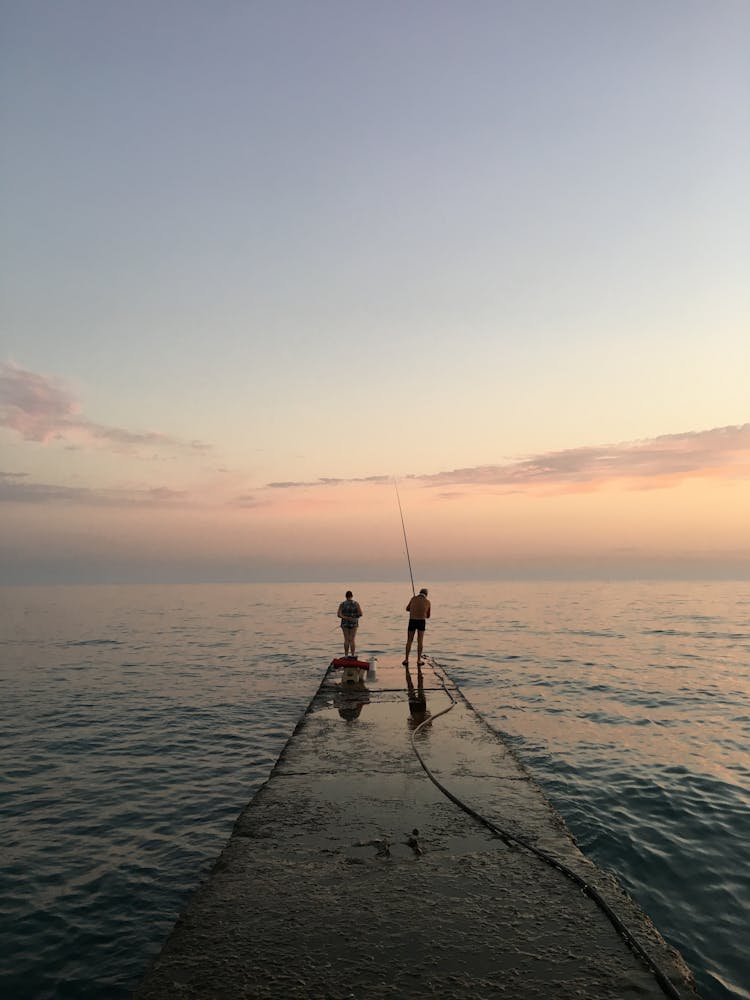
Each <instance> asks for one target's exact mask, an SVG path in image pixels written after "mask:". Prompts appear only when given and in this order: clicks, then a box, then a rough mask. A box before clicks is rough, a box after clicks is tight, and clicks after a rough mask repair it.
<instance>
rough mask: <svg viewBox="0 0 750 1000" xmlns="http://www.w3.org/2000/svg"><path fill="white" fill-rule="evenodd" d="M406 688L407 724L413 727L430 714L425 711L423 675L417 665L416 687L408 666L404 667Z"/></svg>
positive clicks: (425, 699) (425, 700)
mask: <svg viewBox="0 0 750 1000" xmlns="http://www.w3.org/2000/svg"><path fill="white" fill-rule="evenodd" d="M406 690H407V692H408V694H407V697H408V699H409V714H410V715H411V718H410V719H409V725H410V726H411V727H412V728H414V727H416V726H418V725H419V724H420V723H422V722H424V721H425V719H426V718H427V717H428V716H429V714H430V713H429V712H428V711H427V698H426V697H425V693H424V676H423V675H422V669H421V667H417V686H416V688H415V687H414V681H413V680H412V679H411V674H410V673H409V668H408V667H407V668H406Z"/></svg>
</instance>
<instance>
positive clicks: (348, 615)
mask: <svg viewBox="0 0 750 1000" xmlns="http://www.w3.org/2000/svg"><path fill="white" fill-rule="evenodd" d="M336 614H337V615H338V616H339V618H340V619H341V631H342V632H343V634H344V656H351V657H353V658H354V657H355V656H356V654H355V652H354V644H355V639H356V637H357V627H358V626H359V619H360V618H361V617H362V608H361V607H360V606H359V601H355V600H353V599H352V592H351V590H347V592H346V599H345V600H343V601H342V602H341V604H339V609H338V611H337V612H336Z"/></svg>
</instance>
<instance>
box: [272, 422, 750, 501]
mask: <svg viewBox="0 0 750 1000" xmlns="http://www.w3.org/2000/svg"><path fill="white" fill-rule="evenodd" d="M698 477H701V478H708V477H724V478H732V477H736V478H748V477H750V424H741V425H739V426H734V427H716V428H713V429H712V430H706V431H686V432H685V433H682V434H665V435H662V436H661V437H656V438H650V439H648V440H644V441H631V442H624V443H620V444H615V445H593V446H585V447H581V448H569V449H565V450H563V451H548V452H540V453H539V454H536V455H530V456H528V457H526V458H522V459H519V460H518V461H515V462H507V463H503V464H492V465H474V466H469V467H467V468H462V469H451V470H446V471H443V472H431V473H413V474H411V475H409V476H406V477H404V478H405V480H406V481H410V482H418V483H421V484H423V485H424V486H427V487H430V488H431V487H438V488H440V489H441V493H440V494H439V495H440V498H441V499H445V500H454V499H458V498H460V497H461V496H463V495H464V494H465V491H466V490H468V489H470V488H475V487H486V488H488V489H492V490H498V491H500V492H503V493H528V492H530V491H544V492H550V493H557V494H560V493H584V492H592V491H594V490H596V489H598V488H599V487H601V486H603V485H605V484H607V483H620V484H622V485H625V486H628V487H629V488H633V489H639V490H644V489H662V488H665V487H668V486H674V485H677V484H678V483H679V482H681V481H682V480H683V479H688V478H698ZM392 482H393V477H392V476H382V475H377V476H367V477H365V478H352V479H340V478H333V477H324V478H323V477H322V478H320V479H316V480H310V481H286V482H273V483H268V484H267V488H268V489H275V490H284V489H295V488H297V489H298V488H305V489H311V488H314V487H331V486H344V485H349V484H354V483H372V484H386V485H388V484H391V483H392ZM462 488H463V489H462Z"/></svg>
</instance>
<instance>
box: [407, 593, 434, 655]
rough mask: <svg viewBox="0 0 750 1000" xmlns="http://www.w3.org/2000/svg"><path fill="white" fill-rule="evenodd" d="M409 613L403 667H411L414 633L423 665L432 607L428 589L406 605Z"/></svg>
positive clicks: (416, 595)
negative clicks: (424, 643) (425, 633)
mask: <svg viewBox="0 0 750 1000" xmlns="http://www.w3.org/2000/svg"><path fill="white" fill-rule="evenodd" d="M406 610H407V611H408V612H409V628H408V631H407V633H406V657H405V658H404V663H403V665H404V666H405V667H408V666H409V651H410V650H411V644H412V642H414V633H415V632H416V633H417V662H418V663H420V664H421V663H422V643H423V642H424V630H425V627H426V625H427V619H428V618H429V617H430V610H431V605H430V602H429V601H428V600H427V587H422V589H421V590H420V591H419V593H418V594H415V595H414V596H413V597H412V598H411V600H410V601H409V603H408V604H407V605H406Z"/></svg>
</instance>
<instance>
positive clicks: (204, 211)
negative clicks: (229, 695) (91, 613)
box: [0, 0, 750, 586]
mask: <svg viewBox="0 0 750 1000" xmlns="http://www.w3.org/2000/svg"><path fill="white" fill-rule="evenodd" d="M0 38H1V41H0V129H1V130H2V135H3V137H4V142H3V151H2V155H1V158H0V171H1V174H0V176H1V177H2V185H1V191H0V211H1V212H2V227H1V229H2V235H0V255H1V259H0V265H1V266H0V272H1V275H2V276H1V277H0V292H1V302H2V304H1V306H0V309H1V314H0V583H3V584H22V583H23V584H25V583H65V582H71V583H81V582H83V583H98V582H181V581H184V582H202V581H230V582H232V581H243V580H248V581H254V580H269V581H277V580H321V581H324V580H341V581H361V580H369V579H373V580H375V579H402V578H406V579H408V568H407V560H406V550H405V544H404V533H403V531H402V523H401V519H400V514H399V507H398V499H399V498H400V501H401V505H402V510H403V518H404V525H405V528H406V537H407V540H408V545H409V554H410V557H411V561H412V565H413V570H414V573H415V576H416V578H417V586H419V585H420V581H421V582H430V581H431V580H436V579H484V578H488V579H492V578H520V579H536V578H544V579H547V578H555V579H558V578H561V579H566V578H570V579H579V578H592V577H593V578H604V579H610V578H615V579H619V578H638V579H640V578H647V579H651V578H728V579H750V515H749V512H750V323H749V320H750V185H749V184H748V177H750V5H749V4H748V3H747V2H746V0H705V2H697V0H657V2H654V0H607V2H604V3H602V2H601V0H519V2H514V0H493V2H484V0H472V2H471V3H469V4H466V3H458V2H445V0H429V2H426V0H399V2H394V0H378V2H371V0H317V2H315V3H309V2H306V0H305V2H302V0H295V2H290V0H278V2H274V3H261V2H251V0H211V2H210V3H209V2H195V0H148V2H144V0H131V2H129V3H127V4H123V3H117V2H114V0H113V2H109V0H105V2H101V0H0ZM396 486H397V489H398V493H397V491H396Z"/></svg>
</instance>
